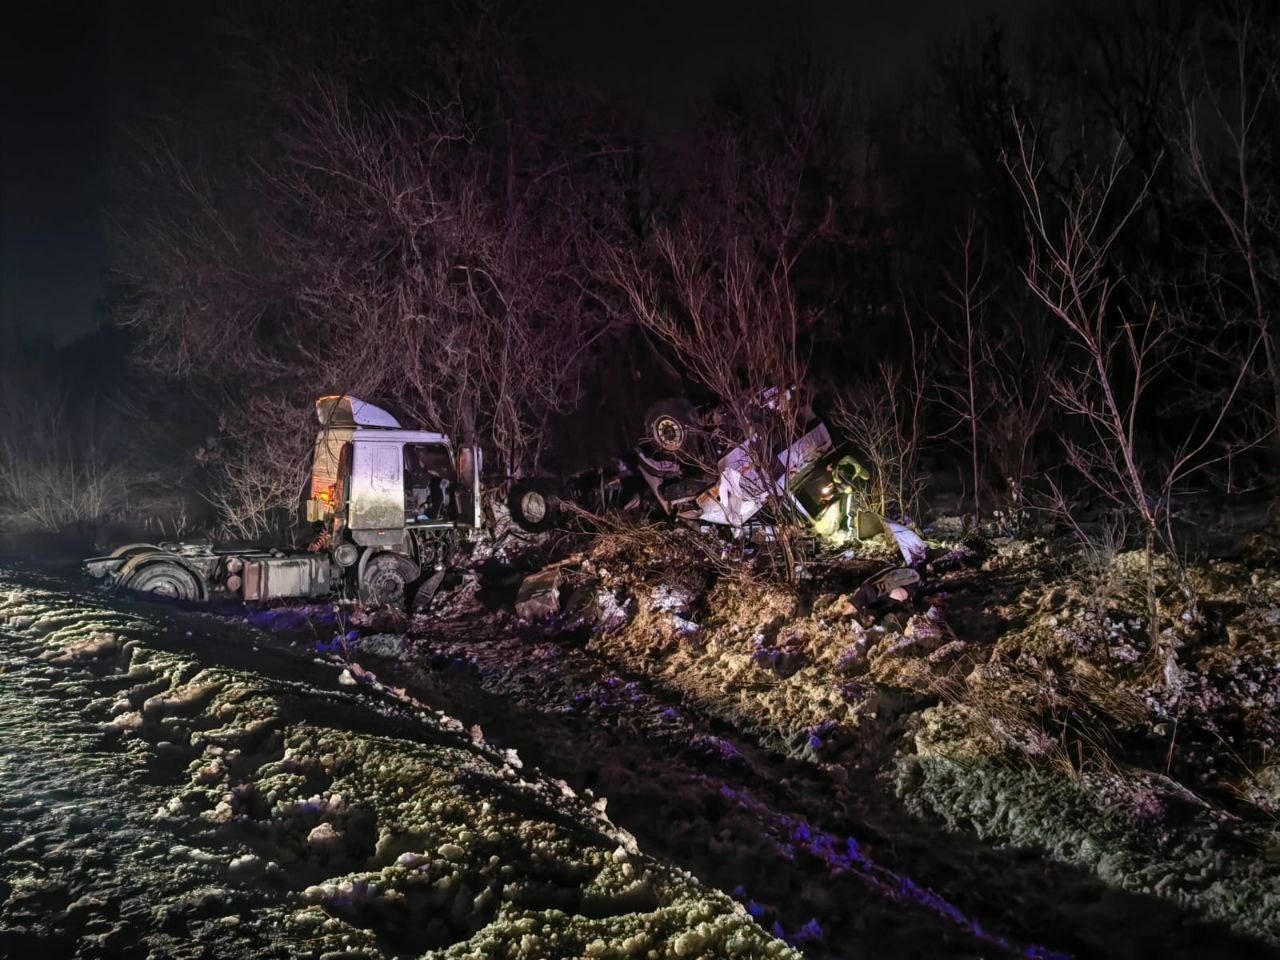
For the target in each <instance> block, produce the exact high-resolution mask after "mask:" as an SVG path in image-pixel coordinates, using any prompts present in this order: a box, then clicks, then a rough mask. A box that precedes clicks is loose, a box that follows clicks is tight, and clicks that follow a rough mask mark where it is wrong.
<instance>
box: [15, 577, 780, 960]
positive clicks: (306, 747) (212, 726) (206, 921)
mask: <svg viewBox="0 0 1280 960" xmlns="http://www.w3.org/2000/svg"><path fill="white" fill-rule="evenodd" d="M175 624H176V625H177V626H175ZM189 630H190V623H189V622H186V621H184V620H181V619H174V620H172V621H171V620H169V618H168V617H167V616H166V614H165V613H164V612H163V611H162V610H156V609H154V608H130V607H128V606H127V605H113V604H112V602H110V601H107V600H105V599H103V598H100V597H97V596H89V595H84V594H76V593H74V592H69V591H67V590H65V589H61V588H59V587H56V586H53V585H31V584H29V583H25V582H22V581H20V580H18V579H17V578H14V577H12V576H7V575H4V574H0V649H2V650H3V663H2V664H0V763H2V764H3V768H2V769H3V775H4V784H5V789H4V790H3V792H0V848H2V849H3V853H0V862H2V863H3V870H2V871H0V878H2V879H0V904H3V906H0V953H2V954H4V955H15V954H16V953H19V952H22V951H26V950H32V951H37V952H39V953H40V954H42V955H46V956H84V957H92V956H103V955H129V956H133V955H137V956H147V955H150V956H155V957H160V956H165V957H213V956H216V957H250V956H253V957H260V956H318V957H332V958H337V957H383V956H426V957H442V958H443V957H451V958H452V957H457V958H462V957H475V958H501V957H512V958H515V957H527V958H549V957H624V956H635V957H645V958H659V957H695V956H716V957H748V956H749V957H799V956H800V955H799V954H798V953H797V952H796V951H794V950H793V949H792V948H790V947H788V946H787V945H786V944H784V943H783V942H781V941H779V940H776V939H774V938H773V937H771V936H770V935H769V934H768V933H766V932H765V931H764V930H762V929H761V928H760V927H759V926H758V925H757V924H756V923H755V921H754V920H753V919H752V918H751V917H750V915H749V914H748V913H747V911H746V910H745V909H744V908H743V906H742V905H740V904H739V903H737V902H736V901H734V900H733V899H732V898H730V897H729V896H727V895H725V894H724V893H721V892H719V891H717V890H714V889H710V888H708V887H706V886H704V885H702V884H700V883H699V882H698V881H697V880H696V879H694V878H693V877H692V876H691V875H689V874H688V873H685V872H683V871H681V870H679V869H677V868H675V867H673V866H671V865H669V864H666V863H664V862H662V861H659V860H656V859H653V858H651V857H649V856H646V855H645V854H644V852H643V851H641V850H639V849H638V848H637V845H636V843H635V841H634V839H633V838H632V837H631V836H630V835H629V834H627V833H626V832H625V831H623V830H621V829H619V828H618V827H616V826H615V825H614V824H612V823H611V822H610V821H609V819H608V818H607V817H606V816H605V815H604V813H603V809H602V806H603V805H602V804H593V803H591V802H590V801H589V800H588V799H583V798H579V797H578V796H576V795H575V794H574V793H573V791H572V790H570V789H569V788H568V787H566V786H564V785H563V784H562V783H559V782H556V781H553V780H549V779H546V778H543V777H539V776H536V775H532V774H529V773H527V772H525V771H522V769H521V765H520V761H519V759H518V757H516V756H515V755H514V753H512V752H502V751H498V750H495V749H493V748H491V747H489V746H488V745H487V744H486V743H485V742H484V741H483V739H481V738H480V737H479V736H478V735H477V736H472V735H471V734H469V733H468V732H467V731H466V730H465V729H463V727H462V724H460V723H458V722H457V721H453V720H451V719H450V718H448V717H446V716H444V715H443V714H440V713H438V712H435V711H432V710H430V709H429V708H427V707H425V706H418V707H412V706H408V707H407V706H404V705H403V704H401V705H399V706H397V705H395V704H392V703H391V702H390V701H378V700H376V699H375V698H371V697H369V696H367V695H366V694H365V693H363V692H360V691H357V690H355V689H354V688H353V686H352V685H351V684H349V683H346V684H344V683H342V682H340V679H341V675H340V674H339V671H338V670H337V669H336V668H335V667H333V666H332V665H330V664H328V663H323V662H314V661H309V660H306V659H299V658H297V657H293V658H285V657H284V656H283V655H281V654H278V653H274V654H273V653H272V651H270V650H266V649H264V650H261V651H258V652H256V653H255V652H253V651H252V650H250V649H249V648H248V647H247V645H245V644H244V643H241V644H238V645H232V644H225V643H219V641H218V638H217V636H216V635H213V636H205V637H197V636H193V635H192V634H191V633H190V632H189ZM210 630H211V631H216V627H215V626H214V625H213V623H212V621H211V622H210ZM175 633H176V634H177V638H176V639H175ZM237 658H239V659H237ZM346 679H347V680H348V681H349V679H350V677H349V675H348V676H347V677H346Z"/></svg>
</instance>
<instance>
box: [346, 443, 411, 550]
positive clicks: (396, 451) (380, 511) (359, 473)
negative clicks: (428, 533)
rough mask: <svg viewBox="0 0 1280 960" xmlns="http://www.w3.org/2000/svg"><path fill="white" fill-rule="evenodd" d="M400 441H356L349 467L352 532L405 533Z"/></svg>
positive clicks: (402, 465)
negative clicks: (392, 531) (383, 531)
mask: <svg viewBox="0 0 1280 960" xmlns="http://www.w3.org/2000/svg"><path fill="white" fill-rule="evenodd" d="M403 446H404V444H403V442H401V441H376V440H356V442H355V444H354V447H355V451H354V453H355V456H354V458H353V461H352V464H351V484H350V517H349V521H348V522H349V523H350V526H351V529H352V530H403V529H404V462H403V454H402V452H401V450H402V448H403Z"/></svg>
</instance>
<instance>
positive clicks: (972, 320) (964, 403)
mask: <svg viewBox="0 0 1280 960" xmlns="http://www.w3.org/2000/svg"><path fill="white" fill-rule="evenodd" d="M976 231H977V226H976V224H975V221H974V216H973V215H972V214H970V216H969V220H968V222H967V223H966V225H965V227H964V229H963V231H961V232H960V233H959V247H960V271H959V273H958V274H952V273H951V272H950V271H948V272H947V273H946V275H945V283H946V289H945V291H944V293H943V295H942V296H943V300H944V301H945V302H947V303H948V304H949V305H950V306H951V307H952V308H953V309H954V310H955V313H956V319H957V321H958V322H957V324H956V326H957V328H958V329H956V330H954V331H953V330H952V327H951V324H949V323H943V322H939V321H937V320H935V321H934V327H935V329H936V330H937V335H938V342H939V346H940V347H941V350H942V352H943V354H944V356H943V358H942V359H943V360H944V362H949V364H950V365H951V366H952V367H953V368H955V369H956V370H957V372H958V378H957V381H956V382H946V381H942V382H940V383H939V385H938V389H939V403H940V404H941V406H942V408H943V410H944V411H945V413H946V415H947V416H948V419H950V421H951V422H950V424H949V425H948V426H947V427H946V428H945V429H944V430H943V432H942V436H944V437H950V436H952V435H954V434H959V436H960V437H962V439H960V440H959V441H958V443H959V446H960V448H961V449H962V450H964V451H965V453H966V454H967V456H968V460H969V494H970V508H971V512H972V517H973V522H974V523H977V522H978V521H979V520H980V519H981V517H982V490H983V487H984V486H985V472H984V471H983V469H982V465H981V456H982V441H981V437H982V435H983V433H984V432H985V429H986V423H985V419H986V416H987V413H988V411H989V409H990V407H991V405H992V399H991V396H990V393H989V390H988V389H987V386H986V385H987V384H988V383H990V381H991V379H992V373H991V371H990V370H989V369H988V367H989V365H990V362H991V352H990V346H989V344H988V339H989V338H988V334H987V330H986V328H985V324H984V322H983V311H984V309H985V307H986V305H987V301H988V300H989V298H990V293H989V292H988V291H987V290H986V289H985V287H984V278H985V275H986V267H987V251H986V244H985V242H982V241H980V240H979V238H978V237H977V236H976Z"/></svg>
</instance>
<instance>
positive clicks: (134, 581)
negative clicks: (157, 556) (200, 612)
mask: <svg viewBox="0 0 1280 960" xmlns="http://www.w3.org/2000/svg"><path fill="white" fill-rule="evenodd" d="M121 586H122V587H123V588H124V589H125V590H131V591H133V592H134V593H149V594H152V595H153V596H157V597H167V598H168V599H171V600H190V601H194V600H199V599H200V598H201V596H202V595H203V591H202V590H201V589H200V581H199V579H198V578H197V577H196V575H195V574H194V573H192V572H191V571H190V570H188V569H187V568H186V567H184V566H183V565H182V564H181V563H179V562H178V561H176V560H163V559H162V560H151V561H148V562H146V563H143V564H142V565H141V566H139V567H138V568H137V569H136V570H134V571H133V573H131V574H129V577H128V579H126V580H125V582H124V583H122V584H121Z"/></svg>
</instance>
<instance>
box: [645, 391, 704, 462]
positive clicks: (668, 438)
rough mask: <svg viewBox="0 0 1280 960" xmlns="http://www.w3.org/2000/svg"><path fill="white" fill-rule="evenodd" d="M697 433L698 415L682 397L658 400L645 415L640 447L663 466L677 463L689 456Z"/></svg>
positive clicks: (691, 405)
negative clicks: (663, 464) (682, 456)
mask: <svg viewBox="0 0 1280 960" xmlns="http://www.w3.org/2000/svg"><path fill="white" fill-rule="evenodd" d="M697 430H698V412H697V411H696V410H695V409H694V408H693V404H691V403H690V402H689V401H688V400H686V399H684V398H683V397H672V398H669V399H667V400H659V401H658V402H657V403H655V404H654V405H653V406H651V407H650V408H649V409H648V411H647V412H646V413H645V415H644V433H643V435H642V438H641V440H640V447H641V449H642V450H643V451H644V453H645V455H646V456H648V457H650V458H651V459H653V460H656V461H658V462H660V463H675V462H677V461H678V460H679V459H680V455H681V454H684V455H685V456H688V454H689V453H690V451H691V449H692V447H693V442H694V434H695V433H696V432H697Z"/></svg>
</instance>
